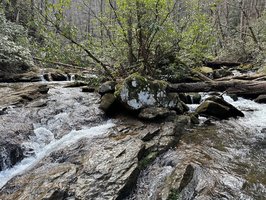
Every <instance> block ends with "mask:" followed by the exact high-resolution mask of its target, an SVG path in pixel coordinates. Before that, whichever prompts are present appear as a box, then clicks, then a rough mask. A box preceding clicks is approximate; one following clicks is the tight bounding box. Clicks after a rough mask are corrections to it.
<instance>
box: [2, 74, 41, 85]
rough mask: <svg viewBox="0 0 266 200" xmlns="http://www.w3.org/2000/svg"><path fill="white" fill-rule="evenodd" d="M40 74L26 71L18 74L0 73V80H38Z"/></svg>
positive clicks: (8, 81)
mask: <svg viewBox="0 0 266 200" xmlns="http://www.w3.org/2000/svg"><path fill="white" fill-rule="evenodd" d="M40 81H42V79H41V76H40V75H39V74H38V73H36V72H33V71H32V72H27V73H19V74H4V75H0V82H6V83H14V82H40Z"/></svg>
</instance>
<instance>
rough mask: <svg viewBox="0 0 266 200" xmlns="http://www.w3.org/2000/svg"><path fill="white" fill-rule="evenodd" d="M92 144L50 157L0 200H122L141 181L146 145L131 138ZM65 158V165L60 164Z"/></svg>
mask: <svg viewBox="0 0 266 200" xmlns="http://www.w3.org/2000/svg"><path fill="white" fill-rule="evenodd" d="M89 142H92V141H88V140H85V141H83V142H79V143H77V144H74V145H72V146H69V147H68V149H64V150H60V151H58V152H54V153H53V154H54V155H55V156H54V158H53V159H54V160H52V162H51V158H49V157H47V158H46V159H44V160H43V161H42V162H41V163H39V164H38V166H36V167H35V168H34V169H33V170H31V171H29V172H27V173H25V174H24V175H22V176H19V177H16V178H15V179H13V180H11V181H10V182H9V183H8V184H7V185H5V186H4V187H3V188H2V189H1V192H0V199H16V198H19V199H25V200H26V199H54V198H58V199H61V198H62V199H66V198H73V199H123V197H125V196H127V194H128V192H129V191H131V189H132V187H133V185H134V182H135V181H136V179H137V177H138V161H139V158H138V157H139V153H140V152H141V151H142V149H143V148H144V146H143V142H142V141H141V140H139V139H132V138H125V139H123V140H113V141H110V140H108V139H106V138H104V139H98V140H93V145H91V144H90V143H89ZM66 155H67V156H66ZM62 157H64V162H58V161H59V160H60V158H62ZM47 162H48V163H47ZM50 162H51V163H50ZM18 183H19V187H17V185H18Z"/></svg>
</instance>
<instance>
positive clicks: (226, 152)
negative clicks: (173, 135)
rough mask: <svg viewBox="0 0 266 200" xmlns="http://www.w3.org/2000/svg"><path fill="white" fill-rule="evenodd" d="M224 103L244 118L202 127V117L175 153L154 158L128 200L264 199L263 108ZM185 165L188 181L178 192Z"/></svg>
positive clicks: (246, 103)
mask: <svg viewBox="0 0 266 200" xmlns="http://www.w3.org/2000/svg"><path fill="white" fill-rule="evenodd" d="M206 97H207V96H205V97H204V98H206ZM224 98H225V100H226V101H228V102H229V103H231V104H233V105H234V106H236V107H237V108H239V109H240V110H242V111H243V112H244V113H245V117H243V118H237V119H229V120H222V121H213V122H212V123H211V124H210V125H207V124H204V121H205V120H206V119H204V118H202V119H201V121H202V123H201V124H200V125H199V126H198V127H196V128H193V129H190V130H188V131H187V133H186V134H184V135H183V136H182V138H181V141H180V142H179V144H178V145H177V147H176V149H171V150H169V151H168V152H166V153H165V154H164V155H162V156H160V157H159V158H157V159H156V160H155V161H154V162H153V164H152V165H151V166H149V167H148V168H147V169H146V170H145V171H143V172H142V173H141V177H140V178H139V180H138V184H137V189H136V191H135V192H134V194H132V195H131V197H130V198H129V199H136V200H137V199H147V200H155V199H167V196H168V195H167V194H169V192H170V193H171V191H173V189H174V191H175V192H176V193H178V194H176V195H177V196H178V197H179V199H186V200H189V199H204V200H205V199H217V200H218V199H219V200H220V199H230V200H234V199H241V200H248V199H250V200H251V199H254V200H257V199H259V200H260V199H261V200H262V199H264V197H265V196H266V178H265V177H266V156H265V155H266V137H265V133H266V104H257V103H255V102H254V101H251V100H247V99H242V98H239V100H238V101H233V100H232V99H231V98H230V97H228V96H224ZM197 106H198V105H192V106H191V109H192V110H194V109H195V108H196V107H197ZM188 166H193V170H192V171H193V172H190V173H191V174H190V175H191V177H190V179H191V180H190V181H189V182H188V183H186V186H185V187H184V188H180V187H179V186H180V183H181V182H182V180H183V179H186V178H184V173H185V171H188V170H187V168H189V167H188ZM190 168H191V167H190ZM190 171H191V170H190Z"/></svg>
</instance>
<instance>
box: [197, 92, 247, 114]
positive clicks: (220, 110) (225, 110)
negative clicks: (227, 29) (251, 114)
mask: <svg viewBox="0 0 266 200" xmlns="http://www.w3.org/2000/svg"><path fill="white" fill-rule="evenodd" d="M196 112H197V113H198V114H199V115H203V116H212V117H215V118H218V119H228V118H230V117H238V116H240V117H244V114H243V113H242V112H241V111H240V110H238V109H237V108H235V107H234V106H233V105H231V104H230V103H228V102H226V101H225V100H224V99H223V98H222V97H218V96H213V97H210V98H208V99H206V100H205V101H204V102H203V103H202V104H201V105H200V106H199V107H198V108H197V109H196Z"/></svg>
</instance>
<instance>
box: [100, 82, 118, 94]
mask: <svg viewBox="0 0 266 200" xmlns="http://www.w3.org/2000/svg"><path fill="white" fill-rule="evenodd" d="M115 85H116V82H114V81H107V82H105V83H103V84H102V85H101V86H100V88H99V94H100V95H104V94H106V93H114V91H115Z"/></svg>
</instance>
